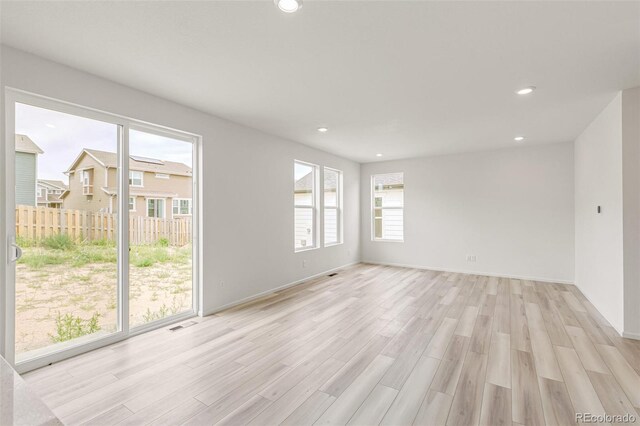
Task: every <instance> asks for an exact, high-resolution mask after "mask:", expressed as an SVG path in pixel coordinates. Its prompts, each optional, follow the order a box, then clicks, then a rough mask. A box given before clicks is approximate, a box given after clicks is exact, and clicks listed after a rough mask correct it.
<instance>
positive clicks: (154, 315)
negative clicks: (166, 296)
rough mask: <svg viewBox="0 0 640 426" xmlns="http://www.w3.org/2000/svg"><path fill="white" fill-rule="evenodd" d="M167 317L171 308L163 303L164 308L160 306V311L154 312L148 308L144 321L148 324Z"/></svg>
mask: <svg viewBox="0 0 640 426" xmlns="http://www.w3.org/2000/svg"><path fill="white" fill-rule="evenodd" d="M167 315H169V308H168V307H167V305H165V304H164V303H163V304H162V306H160V309H159V310H157V311H152V310H151V309H149V308H147V312H146V313H144V314H143V315H142V319H143V320H144V322H145V323H147V322H151V321H156V320H159V319H162V318H164V317H166V316H167Z"/></svg>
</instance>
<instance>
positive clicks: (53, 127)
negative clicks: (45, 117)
mask: <svg viewBox="0 0 640 426" xmlns="http://www.w3.org/2000/svg"><path fill="white" fill-rule="evenodd" d="M47 127H48V128H50V129H55V128H56V126H54V125H53V124H51V123H47Z"/></svg>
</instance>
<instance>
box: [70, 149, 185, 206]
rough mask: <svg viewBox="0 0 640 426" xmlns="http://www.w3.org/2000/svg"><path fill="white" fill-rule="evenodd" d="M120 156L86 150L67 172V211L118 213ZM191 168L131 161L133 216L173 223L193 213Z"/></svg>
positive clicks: (132, 158)
mask: <svg viewBox="0 0 640 426" xmlns="http://www.w3.org/2000/svg"><path fill="white" fill-rule="evenodd" d="M116 171H117V155H116V153H114V152H106V151H98V150H95V149H86V148H85V149H83V150H82V152H81V153H80V155H78V157H77V158H76V159H75V161H74V162H73V164H71V166H70V167H69V169H68V170H67V171H66V172H65V174H67V175H68V176H69V188H68V189H67V191H65V192H64V193H63V194H62V200H63V208H65V209H77V210H88V211H92V212H104V213H115V212H116V211H117V210H118V202H117V174H116ZM192 174H193V172H192V170H191V167H189V166H187V165H186V164H183V163H176V162H173V161H163V160H157V159H154V158H145V157H138V156H134V155H132V156H130V158H129V211H130V216H132V217H133V216H145V217H157V218H165V219H171V218H173V217H182V216H190V215H191V213H192V189H193V185H192V182H193V178H192Z"/></svg>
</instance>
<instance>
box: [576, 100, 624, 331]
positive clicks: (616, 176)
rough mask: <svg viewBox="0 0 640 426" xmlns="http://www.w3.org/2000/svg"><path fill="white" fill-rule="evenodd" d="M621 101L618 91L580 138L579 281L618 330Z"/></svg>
mask: <svg viewBox="0 0 640 426" xmlns="http://www.w3.org/2000/svg"><path fill="white" fill-rule="evenodd" d="M621 100H622V95H621V94H618V95H617V96H616V97H615V98H614V99H613V101H612V102H611V103H610V104H609V105H608V106H607V107H606V108H605V109H604V110H603V111H602V112H601V113H600V115H598V117H596V118H595V120H594V121H593V122H592V123H591V124H590V125H589V127H587V129H585V130H584V132H583V133H582V134H581V135H580V137H578V139H576V141H575V182H576V191H575V211H576V218H575V226H576V229H575V235H576V244H575V246H576V285H577V286H578V287H579V288H580V290H581V291H582V293H584V295H585V296H586V297H587V298H588V299H589V300H590V301H591V302H592V303H593V304H594V305H595V307H596V308H597V309H598V310H599V311H600V312H601V313H602V315H604V317H605V318H606V319H607V320H608V321H609V322H610V323H611V325H612V326H613V327H615V328H616V330H618V331H619V332H622V330H623V297H624V290H623V282H624V277H623V249H622V247H623V241H622V235H623V234H622V232H623V231H622V229H623V227H622V126H621V117H622V103H621ZM597 206H601V207H602V213H600V214H598V213H597V212H596V209H597Z"/></svg>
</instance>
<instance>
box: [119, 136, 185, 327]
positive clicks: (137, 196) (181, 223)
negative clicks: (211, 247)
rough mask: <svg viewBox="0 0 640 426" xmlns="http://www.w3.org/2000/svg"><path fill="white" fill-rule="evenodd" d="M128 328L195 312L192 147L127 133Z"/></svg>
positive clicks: (179, 142) (164, 139)
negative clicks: (128, 177)
mask: <svg viewBox="0 0 640 426" xmlns="http://www.w3.org/2000/svg"><path fill="white" fill-rule="evenodd" d="M129 154H130V158H129V170H130V172H129V176H130V177H131V178H130V179H129V197H130V198H129V248H130V257H129V325H130V327H131V328H133V327H137V326H142V325H145V324H148V323H151V322H154V321H158V320H162V319H164V318H167V317H171V316H173V315H177V314H180V313H184V312H191V311H192V310H193V273H192V272H193V266H192V265H193V261H192V244H193V235H192V232H193V214H192V213H193V211H192V200H193V143H190V142H185V141H183V140H178V139H172V138H170V137H165V136H160V135H157V134H154V133H147V132H142V131H137V130H130V131H129Z"/></svg>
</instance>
